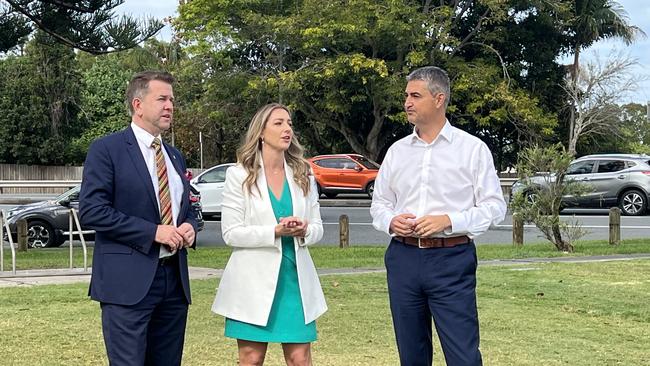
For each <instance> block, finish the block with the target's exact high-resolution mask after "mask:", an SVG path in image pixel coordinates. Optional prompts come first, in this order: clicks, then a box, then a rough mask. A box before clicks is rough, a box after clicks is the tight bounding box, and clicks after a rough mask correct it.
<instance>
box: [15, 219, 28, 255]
mask: <svg viewBox="0 0 650 366" xmlns="http://www.w3.org/2000/svg"><path fill="white" fill-rule="evenodd" d="M16 231H17V234H18V251H19V252H26V251H27V220H25V219H20V220H18V221H16Z"/></svg>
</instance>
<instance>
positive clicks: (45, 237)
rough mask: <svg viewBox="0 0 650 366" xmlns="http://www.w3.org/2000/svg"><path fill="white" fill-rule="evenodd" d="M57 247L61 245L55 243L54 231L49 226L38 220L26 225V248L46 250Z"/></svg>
mask: <svg viewBox="0 0 650 366" xmlns="http://www.w3.org/2000/svg"><path fill="white" fill-rule="evenodd" d="M57 244H58V245H57ZM59 245H61V243H58V242H57V240H56V235H55V234H54V229H52V226H51V225H50V224H48V223H47V222H45V221H40V220H34V221H30V222H28V223H27V246H29V247H30V248H46V247H56V246H59Z"/></svg>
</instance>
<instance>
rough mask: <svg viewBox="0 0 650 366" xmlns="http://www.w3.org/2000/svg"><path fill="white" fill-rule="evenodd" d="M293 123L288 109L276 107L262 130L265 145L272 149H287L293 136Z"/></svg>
mask: <svg viewBox="0 0 650 366" xmlns="http://www.w3.org/2000/svg"><path fill="white" fill-rule="evenodd" d="M291 124H292V122H291V117H290V116H289V113H288V112H287V111H286V110H284V109H282V108H276V109H274V110H273V112H271V115H270V116H269V119H268V121H266V125H264V130H263V131H262V139H263V140H264V145H265V146H266V147H268V148H271V149H275V150H280V151H286V150H287V149H288V148H289V145H291V139H292V138H293V128H292V127H291Z"/></svg>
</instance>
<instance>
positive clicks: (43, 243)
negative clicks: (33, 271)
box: [3, 186, 204, 248]
mask: <svg viewBox="0 0 650 366" xmlns="http://www.w3.org/2000/svg"><path fill="white" fill-rule="evenodd" d="M80 189H81V186H76V187H74V188H72V189H70V190H69V191H66V192H65V193H63V194H61V195H60V196H58V197H56V198H54V199H53V200H49V201H41V202H36V203H30V204H27V205H21V206H17V207H14V208H12V209H11V210H9V211H8V212H7V217H5V219H6V220H7V223H8V224H9V230H10V231H11V235H12V238H13V240H14V242H15V241H16V239H17V236H18V235H17V233H16V232H17V228H16V221H18V220H20V219H25V220H27V245H28V246H29V247H30V248H45V247H58V246H60V245H61V244H63V242H65V241H66V240H68V236H67V235H65V234H64V233H65V232H67V231H68V230H69V227H70V222H69V216H70V208H74V209H76V210H79V190H80ZM190 204H191V205H192V208H193V209H194V212H195V214H196V218H197V223H198V229H199V231H201V230H202V229H203V226H204V222H203V217H202V215H201V194H200V193H199V191H197V190H196V189H194V188H192V187H190ZM82 229H83V228H82ZM4 236H5V237H4V238H3V239H5V240H6V239H7V233H6V232H4ZM75 238H77V237H76V236H75ZM84 238H85V239H86V240H91V241H92V240H94V234H86V235H84Z"/></svg>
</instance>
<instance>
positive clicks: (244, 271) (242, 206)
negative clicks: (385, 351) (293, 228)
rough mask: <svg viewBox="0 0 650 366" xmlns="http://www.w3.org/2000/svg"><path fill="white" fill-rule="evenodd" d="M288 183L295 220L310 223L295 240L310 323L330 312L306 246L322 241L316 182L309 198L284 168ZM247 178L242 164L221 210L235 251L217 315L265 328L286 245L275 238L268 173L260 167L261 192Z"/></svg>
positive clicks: (233, 171) (232, 173)
mask: <svg viewBox="0 0 650 366" xmlns="http://www.w3.org/2000/svg"><path fill="white" fill-rule="evenodd" d="M284 166H285V172H286V179H287V181H288V183H289V189H290V191H291V200H292V201H293V216H297V217H300V218H302V219H307V220H308V222H309V225H308V227H307V234H306V236H305V237H304V238H294V248H295V251H296V266H297V271H298V283H299V286H300V298H301V299H302V307H303V309H304V316H305V324H308V323H310V322H312V321H314V320H315V319H316V318H318V317H319V316H321V315H322V314H323V313H325V311H326V310H327V305H326V304H325V296H324V295H323V290H322V288H321V285H320V281H319V279H318V274H317V273H316V267H315V266H314V262H313V261H312V259H311V256H310V255H309V250H308V249H307V245H310V244H314V243H316V242H318V241H319V240H320V239H321V238H322V237H323V222H322V221H321V217H320V205H319V203H318V192H317V188H316V182H315V180H314V179H313V177H310V184H311V187H310V190H309V194H308V195H307V196H306V197H305V196H304V194H303V191H302V189H301V188H300V187H299V186H298V185H297V184H296V182H295V181H294V180H293V171H292V170H291V168H290V167H289V165H288V164H286V162H285V164H284ZM246 176H247V172H246V170H245V169H244V167H243V166H241V165H240V164H237V165H235V166H233V167H231V168H229V169H228V171H227V173H226V183H225V188H224V193H223V204H222V208H221V210H222V211H221V232H222V235H223V240H224V241H225V242H226V244H227V245H229V246H231V247H233V251H232V254H231V255H230V259H228V264H226V268H225V270H224V272H223V276H222V277H221V282H220V283H219V288H218V289H217V295H216V298H215V299H214V303H213V304H212V311H213V312H215V313H217V314H220V315H223V316H225V317H228V318H231V319H235V320H239V321H243V322H246V323H250V324H255V325H260V326H266V323H267V321H268V318H269V314H270V312H271V305H272V304H273V298H274V296H275V289H276V286H277V282H278V274H279V271H280V262H281V260H282V241H281V238H279V237H278V238H276V237H275V226H276V225H277V224H278V222H277V220H276V218H275V214H274V213H273V208H272V206H271V200H270V197H269V191H268V188H267V183H266V176H265V175H264V168H263V167H262V168H260V170H259V172H258V177H257V182H256V185H257V189H255V187H253V192H252V193H249V192H248V190H247V189H244V188H243V187H242V183H243V182H244V179H245V178H246Z"/></svg>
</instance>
